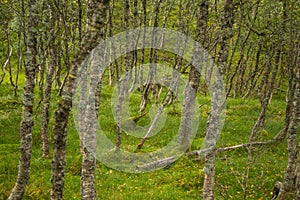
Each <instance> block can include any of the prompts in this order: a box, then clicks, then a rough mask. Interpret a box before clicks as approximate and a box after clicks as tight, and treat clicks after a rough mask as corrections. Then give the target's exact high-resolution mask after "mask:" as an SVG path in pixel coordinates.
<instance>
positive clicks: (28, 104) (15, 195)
mask: <svg viewBox="0 0 300 200" xmlns="http://www.w3.org/2000/svg"><path fill="white" fill-rule="evenodd" d="M37 3H38V2H37V1H36V0H29V1H28V8H29V11H28V12H29V16H28V38H27V39H28V42H27V52H26V53H27V56H26V63H25V86H24V97H23V109H22V119H21V126H20V138H21V142H20V163H19V171H18V178H17V181H16V184H15V186H14V188H13V190H12V192H11V194H10V196H9V198H8V199H22V197H23V195H24V192H25V189H26V184H27V181H28V179H29V171H30V159H31V150H32V126H33V118H32V113H33V100H34V86H35V82H34V79H35V72H36V68H37V60H36V56H37V39H36V30H37V29H36V27H37V25H38V21H37V14H38V6H37Z"/></svg>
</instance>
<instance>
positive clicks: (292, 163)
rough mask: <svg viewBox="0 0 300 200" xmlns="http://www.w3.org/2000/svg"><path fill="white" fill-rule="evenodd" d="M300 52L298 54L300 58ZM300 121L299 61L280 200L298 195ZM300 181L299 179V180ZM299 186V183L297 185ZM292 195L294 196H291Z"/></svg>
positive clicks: (299, 61)
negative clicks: (286, 162)
mask: <svg viewBox="0 0 300 200" xmlns="http://www.w3.org/2000/svg"><path fill="white" fill-rule="evenodd" d="M299 55H300V51H299V52H298V56H299ZM299 119H300V59H298V64H297V69H296V76H295V91H294V98H293V108H292V118H291V121H290V124H289V129H288V138H287V142H288V164H287V167H286V171H285V175H284V179H283V183H282V187H281V188H280V192H279V195H278V199H279V200H285V199H288V198H291V197H290V195H292V194H293V193H296V183H295V178H296V173H295V172H296V166H297V128H298V124H299ZM298 180H299V179H298ZM297 184H298V185H297V186H299V183H297ZM289 193H292V194H289Z"/></svg>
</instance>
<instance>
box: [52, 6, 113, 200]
mask: <svg viewBox="0 0 300 200" xmlns="http://www.w3.org/2000/svg"><path fill="white" fill-rule="evenodd" d="M108 5H109V0H90V1H88V4H87V25H86V29H85V33H84V35H83V38H82V42H81V44H80V51H79V52H78V53H77V55H75V56H74V59H73V61H72V65H71V68H70V73H69V75H68V77H67V80H66V83H65V86H64V88H63V92H62V98H61V100H60V101H59V105H58V109H57V111H56V112H55V126H54V131H53V133H54V152H53V160H52V179H51V181H52V188H51V199H62V198H63V189H64V168H65V164H66V140H67V126H68V119H69V114H70V110H71V107H72V95H73V89H74V86H75V79H76V76H77V69H78V66H79V65H80V64H81V62H82V61H83V60H84V59H85V58H86V57H87V56H88V54H89V53H90V51H91V50H92V49H93V48H94V47H95V46H96V45H97V42H99V39H100V38H101V37H102V35H101V32H102V30H101V29H102V28H103V24H104V19H105V16H106V10H107V8H108ZM90 156H91V155H90V154H89V152H86V154H83V158H82V159H83V161H82V162H83V163H85V162H90V159H92V162H91V165H92V166H94V165H95V158H94V157H93V156H92V158H90ZM89 167H90V165H89V164H87V165H85V164H83V166H82V177H87V179H89V180H90V181H93V177H92V178H89V175H91V176H93V175H92V174H93V171H94V167H93V168H92V169H91V170H89ZM83 183H84V180H82V184H81V186H82V189H81V192H82V198H83V199H89V198H91V199H95V198H96V195H95V191H94V188H93V183H92V184H87V185H85V184H83ZM87 187H92V188H89V189H87Z"/></svg>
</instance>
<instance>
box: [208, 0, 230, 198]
mask: <svg viewBox="0 0 300 200" xmlns="http://www.w3.org/2000/svg"><path fill="white" fill-rule="evenodd" d="M233 20H234V4H233V1H232V0H225V1H224V9H223V13H222V19H221V24H220V26H221V31H222V33H221V34H222V37H221V39H220V42H219V44H220V49H219V52H218V57H217V64H218V67H217V69H216V70H217V73H219V76H220V77H223V75H224V74H225V70H226V62H227V58H228V52H229V44H230V39H231V37H232V27H233ZM212 87H214V88H215V89H216V91H215V93H214V94H212V95H213V97H214V95H216V96H215V98H222V97H220V96H218V95H221V93H222V90H221V87H222V82H221V80H216V81H215V83H214V85H213V86H212ZM212 101H214V99H213V100H212ZM221 106H222V105H221ZM221 110H222V109H221V107H220V105H214V102H212V107H211V113H210V116H209V124H208V128H207V132H206V138H205V147H206V148H207V149H208V150H209V151H208V152H207V153H206V155H205V165H204V185H203V199H206V200H212V199H214V182H215V159H216V158H215V156H216V142H217V140H218V136H219V126H220V124H219V122H220V117H221V116H220V114H221V113H220V112H221Z"/></svg>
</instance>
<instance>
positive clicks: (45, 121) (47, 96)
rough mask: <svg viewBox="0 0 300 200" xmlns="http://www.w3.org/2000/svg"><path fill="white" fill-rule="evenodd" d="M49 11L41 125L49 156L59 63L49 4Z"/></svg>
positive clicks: (43, 152)
mask: <svg viewBox="0 0 300 200" xmlns="http://www.w3.org/2000/svg"><path fill="white" fill-rule="evenodd" d="M48 10H49V13H50V18H49V21H48V31H49V33H50V34H49V35H48V37H49V40H48V41H47V44H49V49H48V51H49V57H50V64H49V66H47V65H46V85H45V89H44V96H43V111H42V126H41V138H42V156H43V157H48V156H49V136H48V127H49V120H50V118H49V114H50V100H51V88H52V78H53V74H54V71H55V66H56V65H57V63H58V61H57V54H58V53H57V52H59V50H58V49H57V45H56V44H55V42H56V41H55V30H54V27H55V18H54V16H55V15H54V13H53V10H52V8H51V6H50V5H49V8H48Z"/></svg>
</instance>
